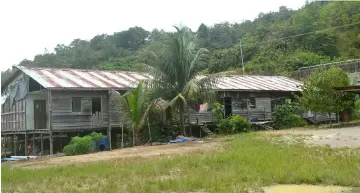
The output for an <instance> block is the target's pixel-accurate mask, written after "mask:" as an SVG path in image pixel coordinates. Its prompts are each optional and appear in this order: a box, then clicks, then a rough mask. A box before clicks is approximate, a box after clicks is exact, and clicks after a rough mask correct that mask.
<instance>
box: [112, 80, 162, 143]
mask: <svg viewBox="0 0 360 193" xmlns="http://www.w3.org/2000/svg"><path fill="white" fill-rule="evenodd" d="M119 99H120V112H122V116H123V121H124V122H125V123H127V124H128V126H129V128H130V129H131V130H132V132H133V139H134V140H135V143H134V144H137V145H138V144H140V131H141V129H142V128H143V127H144V125H145V124H146V123H147V124H149V121H148V117H149V114H150V113H151V112H153V113H161V112H164V110H163V109H165V108H167V102H166V101H164V100H162V99H161V98H158V99H155V100H152V101H151V100H150V97H149V91H148V89H147V88H146V87H145V85H144V82H143V81H140V83H139V84H138V86H137V87H136V88H135V89H133V90H130V91H128V92H127V93H125V94H124V95H123V96H120V97H119ZM149 135H150V137H151V134H150V127H149Z"/></svg>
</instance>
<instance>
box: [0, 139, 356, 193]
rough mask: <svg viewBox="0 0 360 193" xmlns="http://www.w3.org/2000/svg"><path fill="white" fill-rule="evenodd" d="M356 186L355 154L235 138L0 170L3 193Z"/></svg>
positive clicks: (346, 150) (240, 190) (245, 189)
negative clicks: (212, 145)
mask: <svg viewBox="0 0 360 193" xmlns="http://www.w3.org/2000/svg"><path fill="white" fill-rule="evenodd" d="M300 183H307V184H324V185H329V184H333V185H343V186H357V187H360V149H331V148H328V147H312V148H311V147H304V146H303V145H301V144H293V145H288V144H282V143H271V142H270V140H269V139H267V138H260V137H258V136H257V135H256V134H253V133H250V134H241V135H237V136H236V137H235V138H234V139H233V140H231V141H229V142H227V144H226V145H225V146H224V148H223V149H222V150H221V151H211V152H196V153H191V154H188V155H185V156H182V157H173V156H170V157H169V156H167V155H166V156H159V158H158V159H151V160H149V159H147V160H146V159H143V158H135V159H122V160H114V161H108V162H102V163H96V164H86V165H76V166H67V167H61V168H60V167H59V168H48V169H40V170H29V169H19V168H9V167H7V166H2V188H3V189H2V191H3V192H88V193H89V192H188V191H192V192H195V191H205V192H246V191H248V190H250V189H254V188H257V187H261V186H265V185H271V184H300Z"/></svg>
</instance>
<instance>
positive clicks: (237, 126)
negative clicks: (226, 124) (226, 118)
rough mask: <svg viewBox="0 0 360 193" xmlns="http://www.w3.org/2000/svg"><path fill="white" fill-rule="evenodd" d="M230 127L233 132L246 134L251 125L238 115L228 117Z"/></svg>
mask: <svg viewBox="0 0 360 193" xmlns="http://www.w3.org/2000/svg"><path fill="white" fill-rule="evenodd" d="M230 125H231V126H232V127H233V130H234V131H235V132H246V131H248V130H249V129H250V127H251V123H250V122H249V121H248V120H247V119H245V118H243V117H241V116H239V115H233V116H231V117H230Z"/></svg>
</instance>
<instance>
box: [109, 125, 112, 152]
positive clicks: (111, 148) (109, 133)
mask: <svg viewBox="0 0 360 193" xmlns="http://www.w3.org/2000/svg"><path fill="white" fill-rule="evenodd" d="M108 140H109V147H110V150H112V147H111V127H109V128H108Z"/></svg>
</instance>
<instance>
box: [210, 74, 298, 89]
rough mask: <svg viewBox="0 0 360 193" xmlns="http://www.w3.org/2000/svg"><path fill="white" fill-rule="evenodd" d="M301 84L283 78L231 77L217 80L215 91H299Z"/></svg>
mask: <svg viewBox="0 0 360 193" xmlns="http://www.w3.org/2000/svg"><path fill="white" fill-rule="evenodd" d="M302 84H303V83H302V82H299V81H297V80H294V79H291V78H287V77H283V76H250V75H241V76H240V75H231V76H224V77H221V78H219V79H218V80H217V83H216V85H215V88H214V89H215V90H239V91H285V92H298V91H301V88H300V86H301V85H302Z"/></svg>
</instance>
